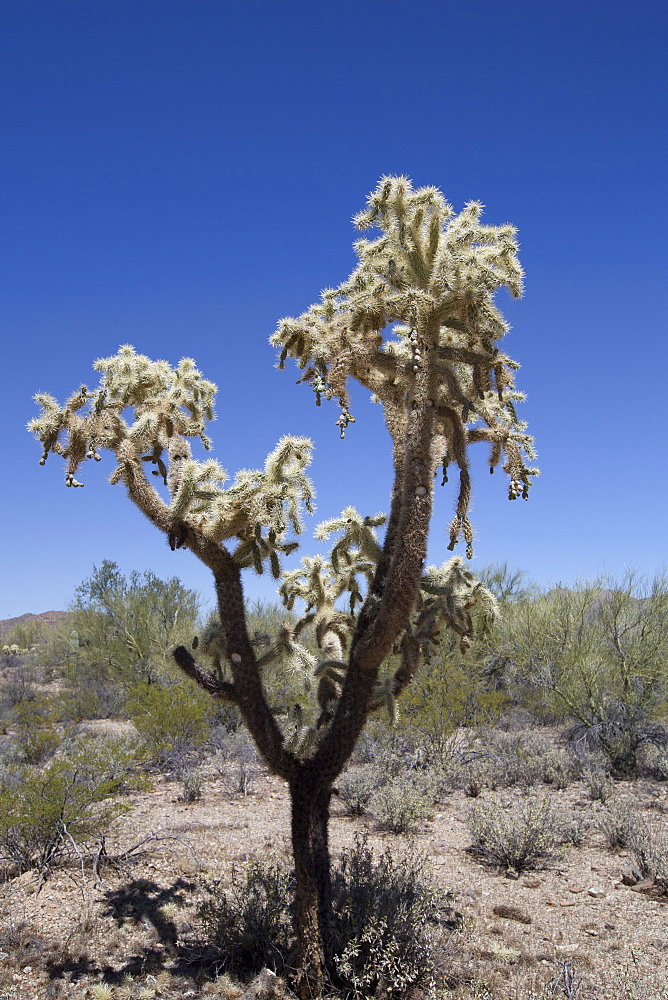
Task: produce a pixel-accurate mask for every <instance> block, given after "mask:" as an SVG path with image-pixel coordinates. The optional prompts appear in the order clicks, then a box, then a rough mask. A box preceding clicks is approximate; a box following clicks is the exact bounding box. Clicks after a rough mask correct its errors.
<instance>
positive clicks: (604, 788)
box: [582, 767, 613, 804]
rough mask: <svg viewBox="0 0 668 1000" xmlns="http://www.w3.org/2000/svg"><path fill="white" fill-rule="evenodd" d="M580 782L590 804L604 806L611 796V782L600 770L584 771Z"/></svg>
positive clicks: (596, 768) (594, 768) (595, 768)
mask: <svg viewBox="0 0 668 1000" xmlns="http://www.w3.org/2000/svg"><path fill="white" fill-rule="evenodd" d="M582 781H583V784H584V787H585V789H586V791H587V794H588V795H589V798H590V799H591V800H592V802H602V803H603V804H605V803H606V802H607V801H608V799H609V798H610V796H611V795H612V792H613V786H612V782H611V781H610V777H609V776H608V774H606V772H605V771H604V770H603V769H602V768H599V767H592V768H590V769H589V770H586V771H584V772H583V774H582Z"/></svg>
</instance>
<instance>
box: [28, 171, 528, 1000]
mask: <svg viewBox="0 0 668 1000" xmlns="http://www.w3.org/2000/svg"><path fill="white" fill-rule="evenodd" d="M481 208H482V207H481V205H480V204H478V203H476V202H471V203H469V204H468V205H467V206H466V207H465V208H464V210H463V211H462V212H460V213H459V214H458V215H454V213H453V211H452V209H451V207H450V206H449V205H448V204H447V203H446V202H445V200H444V198H443V197H442V195H441V193H440V192H439V191H437V190H436V189H435V188H421V189H417V190H415V189H414V188H413V187H412V185H411V183H410V182H409V181H408V180H407V179H406V178H403V177H385V178H383V179H382V180H381V182H380V184H379V185H378V187H377V189H376V190H375V191H374V192H373V193H372V194H371V196H370V197H369V200H368V204H367V207H366V209H365V210H364V211H363V212H362V213H360V215H359V216H357V218H356V224H357V226H358V227H359V228H360V229H369V228H370V227H372V226H374V225H375V226H377V227H378V228H379V229H380V231H381V233H380V236H379V238H378V239H376V240H375V241H369V240H361V241H359V242H358V243H357V244H356V250H357V253H358V256H359V264H358V266H357V268H356V270H355V271H354V272H353V274H352V275H351V277H350V279H349V280H348V281H346V282H344V283H343V284H342V285H341V286H340V287H339V288H337V289H328V290H327V291H325V292H324V293H323V297H322V301H321V302H320V303H319V304H317V305H314V306H313V307H312V308H311V309H310V310H309V311H307V312H306V313H304V314H303V315H302V316H301V317H299V318H297V319H285V320H282V321H281V323H280V324H279V327H278V330H277V332H276V334H275V335H274V337H273V338H272V343H273V344H274V345H275V346H276V347H277V348H278V349H279V350H280V352H281V357H280V366H281V367H282V366H283V364H284V362H285V360H286V358H288V357H292V358H294V359H295V360H296V361H297V363H298V364H299V366H300V369H301V371H302V373H303V374H302V377H301V379H300V381H302V382H304V383H308V384H309V385H310V386H311V388H312V390H313V391H314V393H315V399H316V402H317V403H320V402H321V398H322V397H325V398H326V399H332V398H333V399H336V400H338V402H339V405H340V408H341V410H340V416H339V419H338V421H337V423H338V426H339V427H340V430H341V434H342V435H343V434H344V433H345V431H346V428H347V427H348V426H349V425H350V424H351V423H352V422H353V416H352V414H351V412H350V407H351V402H350V397H349V393H348V382H349V380H351V379H352V380H356V381H357V382H359V383H361V384H362V385H363V386H364V387H365V388H366V389H367V390H368V391H369V392H371V393H372V394H373V396H374V398H375V399H376V400H377V401H378V402H379V403H380V404H381V405H382V407H383V409H384V412H385V417H386V423H387V427H388V429H389V432H390V435H391V438H392V445H393V453H394V454H393V467H394V483H393V487H392V500H391V507H390V512H389V516H388V518H387V521H386V519H385V517H384V516H383V515H375V516H372V517H364V516H361V515H360V514H358V513H357V511H356V510H355V509H354V508H352V507H348V508H346V509H345V510H344V511H343V513H342V515H341V516H340V517H338V518H334V519H332V520H330V521H328V522H326V523H325V524H323V525H321V526H320V528H319V529H318V537H319V539H320V540H321V541H325V540H326V539H328V538H331V537H332V536H334V544H333V548H332V549H331V552H330V555H329V558H328V559H325V558H323V557H320V556H318V557H311V558H309V557H306V558H305V559H304V560H303V565H302V568H301V569H297V570H293V571H290V572H287V573H285V574H284V576H283V584H282V587H281V594H282V597H283V599H284V601H285V602H286V606H287V607H288V610H291V609H292V608H293V606H294V604H295V602H302V603H303V605H304V612H303V614H301V616H300V617H299V620H298V621H297V623H296V624H295V625H294V628H285V629H281V630H280V631H279V634H278V635H277V636H275V637H274V639H273V642H272V644H271V646H270V647H269V648H268V649H266V651H264V652H263V653H261V654H260V655H258V652H257V650H256V649H255V648H254V646H253V644H252V642H251V636H249V633H248V627H247V620H246V616H245V606H244V601H243V592H242V586H241V572H242V570H243V569H245V568H254V569H255V570H256V572H262V571H263V570H264V569H265V567H268V568H270V569H271V572H272V573H273V575H274V576H275V577H278V576H279V575H280V572H281V558H282V557H283V556H284V555H285V554H286V553H289V552H290V551H291V550H292V549H293V548H294V547H295V544H296V543H294V542H293V541H292V540H291V538H290V529H293V530H294V531H295V532H296V533H299V532H300V531H301V530H302V523H301V517H300V509H301V506H302V505H305V506H306V507H307V509H309V510H311V509H312V503H311V501H312V496H313V491H312V488H311V485H310V483H309V481H308V480H307V478H306V475H305V469H306V466H307V464H308V462H309V460H310V452H311V442H310V441H309V440H308V439H306V438H295V437H289V438H287V437H286V438H283V439H282V440H281V441H280V442H279V444H278V446H277V447H276V449H275V450H274V451H273V452H272V453H271V454H270V455H269V457H268V458H267V461H266V464H265V468H264V470H256V471H249V470H244V471H243V472H240V473H239V474H238V475H237V477H236V479H235V480H234V481H233V482H232V484H231V485H230V486H229V487H228V488H224V485H223V484H224V481H225V472H224V471H223V469H222V468H221V466H220V465H219V464H218V463H217V462H216V461H213V460H208V461H205V462H200V461H197V460H195V459H193V458H192V456H191V447H190V442H189V439H192V438H200V439H201V441H202V442H203V444H204V446H205V447H207V448H208V447H209V440H208V438H207V436H206V433H205V426H206V423H207V421H208V420H210V419H211V418H212V415H213V410H212V407H213V400H214V394H215V386H214V385H213V384H212V383H211V382H208V381H206V380H205V379H203V378H202V376H201V374H200V373H199V372H198V371H197V369H196V368H195V365H194V363H193V362H192V360H190V359H185V360H183V361H181V362H180V364H179V365H178V367H177V368H175V369H173V368H172V367H171V366H170V365H169V364H168V363H166V362H164V361H158V362H153V361H150V360H149V359H148V358H146V357H144V356H142V355H139V354H137V353H136V352H135V351H134V349H133V348H131V347H129V346H126V347H123V348H121V349H120V351H119V353H118V354H117V355H115V356H114V357H111V358H105V359H103V360H100V361H98V362H96V368H97V370H98V371H100V372H101V373H102V380H101V385H100V387H99V389H97V390H95V391H92V392H91V391H89V390H88V388H86V387H82V388H80V389H78V390H77V392H76V393H75V394H74V395H73V396H72V397H71V398H70V399H69V400H68V401H67V402H66V403H65V405H64V406H63V407H60V406H59V405H58V403H57V402H56V401H55V400H54V399H53V398H52V397H50V396H47V395H40V396H38V397H37V399H38V401H39V403H40V405H41V407H42V412H41V415H40V416H39V417H38V418H37V419H35V420H33V421H32V422H31V424H30V429H31V430H32V431H33V433H34V434H35V435H36V436H37V438H38V439H39V440H40V441H41V443H42V447H43V453H42V462H44V461H46V458H47V456H48V454H49V453H50V452H54V453H56V454H58V455H60V456H62V457H63V458H64V459H65V460H66V462H67V468H66V485H67V486H70V487H77V486H79V485H80V483H79V482H78V481H77V479H76V475H77V474H78V470H79V467H80V466H81V465H82V463H84V461H86V460H87V459H95V458H97V457H99V455H100V451H101V450H104V449H108V450H109V451H110V452H111V453H112V454H113V455H114V456H115V458H116V461H117V467H116V469H115V471H114V472H113V473H112V477H111V481H112V483H122V484H123V485H124V486H125V488H126V489H127V491H128V494H129V496H130V499H131V501H132V502H133V503H134V504H135V505H136V506H137V507H138V508H139V510H140V511H141V512H142V513H143V514H144V515H145V516H146V517H147V518H148V519H149V520H150V521H151V522H152V524H154V525H155V526H156V527H157V528H158V529H159V530H160V531H162V532H163V533H164V535H165V536H166V537H167V538H168V540H169V543H170V545H171V547H172V548H173V549H176V548H186V549H190V550H191V551H192V552H193V553H194V554H195V555H196V556H197V557H198V558H199V559H200V560H201V561H202V562H203V563H204V564H205V565H206V566H207V567H208V568H209V569H210V570H211V571H212V573H213V576H214V582H215V589H216V595H217V599H218V616H219V622H220V630H219V631H220V642H218V643H217V642H216V641H215V637H214V636H211V635H210V636H209V637H208V641H207V642H206V643H203V644H202V652H204V653H205V654H206V653H209V654H210V653H212V652H213V653H214V654H215V655H216V656H217V657H218V660H217V662H218V664H219V667H216V668H215V669H214V670H209V669H206V668H205V667H203V666H202V665H201V664H199V663H197V662H196V660H195V659H194V657H193V655H192V652H191V651H190V650H189V649H188V648H187V647H186V646H180V647H177V649H176V651H175V653H174V656H175V659H176V662H177V663H178V665H179V667H180V668H181V669H182V670H183V671H184V672H185V673H186V674H187V675H188V676H190V677H192V678H193V679H194V680H195V681H196V682H197V683H198V684H200V686H202V687H203V688H204V689H205V690H207V691H208V692H209V693H210V694H211V695H213V696H214V697H215V698H218V699H220V700H222V701H227V702H232V703H234V704H236V706H237V708H238V709H239V712H240V714H241V716H242V717H243V719H244V722H245V724H246V726H247V727H248V729H249V731H250V733H251V735H252V737H253V739H254V740H255V742H256V744H257V746H258V749H259V750H260V752H261V754H262V756H263V757H264V759H265V760H266V762H267V764H268V765H269V767H270V768H271V769H272V770H273V771H274V772H275V773H277V774H279V775H280V776H281V777H283V778H284V779H285V780H286V781H287V782H288V784H289V788H290V795H291V799H292V847H293V851H294V857H295V884H296V901H297V908H296V914H297V915H296V922H297V932H298V939H299V952H300V957H299V975H298V977H297V980H298V982H297V987H298V990H299V992H300V994H301V996H302V997H309V998H310V997H312V996H319V995H320V994H321V993H322V989H323V982H324V976H325V974H326V969H327V968H328V967H330V968H331V958H332V954H333V953H332V941H331V933H330V928H331V924H332V919H331V913H332V886H331V875H330V863H329V851H328V836H327V825H328V817H329V804H330V798H331V794H332V786H333V783H334V781H335V780H336V778H337V777H338V775H339V774H340V772H341V770H342V769H343V767H344V765H345V763H346V761H347V760H348V759H349V757H350V755H351V753H352V752H353V749H354V747H355V744H356V742H357V740H358V738H359V735H360V733H361V731H362V729H363V727H364V725H365V722H366V720H367V717H368V716H369V715H370V714H371V713H373V712H374V711H377V710H379V709H380V708H383V707H387V709H388V710H389V712H390V713H393V711H394V707H395V704H396V700H397V698H398V696H399V695H401V694H402V692H403V691H404V690H405V689H406V688H407V686H408V685H409V682H410V681H411V680H412V679H413V677H415V675H416V674H417V673H418V671H419V669H420V668H421V667H422V666H423V665H424V663H425V662H428V661H429V660H430V659H431V657H432V655H433V654H434V651H435V648H436V644H437V641H438V635H439V631H440V629H441V628H449V629H451V630H453V631H454V632H456V633H457V635H458V636H459V637H460V642H461V645H462V647H467V646H468V645H470V643H471V639H472V635H473V632H474V614H476V615H477V614H478V613H479V612H483V611H486V612H487V614H488V615H489V616H491V615H492V614H493V609H494V601H493V598H492V596H491V594H490V593H489V591H487V590H486V588H484V587H482V586H481V585H479V584H478V583H477V581H475V580H474V578H473V576H472V574H470V573H469V572H468V571H467V570H466V569H465V567H464V564H463V562H462V560H461V559H458V558H455V559H453V560H451V561H450V562H449V563H447V564H445V565H444V566H443V567H441V568H438V569H437V568H430V569H425V560H426V553H427V536H428V531H429V526H430V522H431V517H432V509H433V492H434V476H435V475H436V473H437V471H438V469H439V467H442V469H443V473H444V475H443V481H444V482H445V481H447V474H448V471H449V470H450V469H454V470H455V475H456V478H457V479H458V481H459V484H458V491H457V499H456V502H455V516H454V518H453V520H452V522H451V524H450V531H449V548H450V549H451V550H453V549H454V548H455V546H456V545H457V544H458V542H459V541H460V540H461V539H463V540H464V543H465V547H466V554H467V556H471V555H472V539H473V531H472V526H471V523H470V520H469V504H470V496H471V476H470V471H469V459H468V449H469V445H470V444H472V443H475V442H478V441H481V442H485V443H486V444H487V445H488V446H489V448H490V454H489V463H490V468H492V469H494V468H495V467H497V466H498V465H499V464H500V463H501V464H502V466H503V469H504V470H505V471H506V473H507V474H508V476H509V479H510V486H509V497H510V499H516V498H517V497H520V496H522V497H524V498H527V497H528V491H529V487H530V481H531V476H532V475H533V473H534V471H535V470H533V469H532V468H530V467H529V465H528V464H527V463H529V462H530V460H531V459H532V457H533V450H532V442H531V439H530V437H529V436H528V434H527V432H526V428H525V425H524V424H522V423H520V422H518V420H517V416H516V410H515V404H516V402H517V401H518V399H520V398H522V397H521V396H520V394H518V393H517V392H516V390H515V388H514V371H515V369H516V367H517V365H516V364H515V362H513V361H512V360H511V359H510V358H508V357H507V356H506V355H505V354H504V353H502V352H501V351H500V349H499V347H498V346H497V342H498V341H499V340H500V339H501V338H502V337H503V335H504V334H505V333H506V331H507V329H508V327H507V324H506V323H505V321H504V320H503V317H502V316H501V314H500V312H499V311H498V309H497V308H496V306H495V304H494V301H493V299H494V295H495V293H496V292H497V291H498V290H499V289H500V288H502V287H506V288H508V289H510V291H511V292H512V293H513V294H514V295H520V293H521V284H522V273H521V268H520V266H519V263H518V261H517V257H516V249H517V244H516V240H515V234H514V230H513V229H512V227H510V226H507V225H506V226H500V227H493V226H484V225H482V224H481V222H480V215H481ZM151 466H152V467H153V468H152V470H151V471H153V472H154V473H155V476H154V477H153V481H151V477H149V476H147V469H150V467H151ZM161 483H163V484H164V486H165V488H166V491H167V495H166V497H165V496H163V494H162V493H161V492H160V489H161V485H160V484H161ZM385 521H386V530H385V536H384V539H383V541H382V543H381V542H380V541H379V540H378V537H377V529H378V528H379V527H380V526H381V525H382V524H383V523H385ZM344 596H345V597H346V599H347V610H342V600H343V598H344ZM481 617H484V615H481ZM308 626H312V627H313V630H314V632H315V636H316V640H317V645H318V652H317V655H316V656H315V657H314V656H313V654H312V653H311V652H310V651H309V650H308V649H306V648H305V647H304V646H303V645H301V644H300V643H299V642H298V641H297V638H298V634H299V633H300V632H301V631H302V630H303V629H304V628H306V627H308ZM197 655H199V653H198V654H197ZM391 655H392V656H393V657H394V658H393V659H392V660H389V659H388V658H389V657H390V656H391ZM280 659H283V660H285V661H286V663H288V665H289V666H290V668H291V669H295V670H302V671H306V672H311V674H313V672H315V678H314V683H313V685H312V687H311V691H312V693H313V695H315V698H313V697H311V700H310V702H309V699H308V696H307V691H306V688H307V686H308V685H304V692H305V704H302V703H299V704H298V705H296V706H291V708H290V711H291V717H290V726H289V727H281V726H280V725H279V723H278V721H277V717H276V714H275V711H276V710H278V709H279V708H280V707H281V706H280V705H277V704H276V700H275V699H274V697H273V695H272V694H270V693H268V692H266V691H265V689H264V687H263V678H262V669H263V668H264V667H266V666H268V665H271V663H273V662H276V661H278V660H280ZM383 664H386V667H385V668H384V672H383V671H381V667H383ZM272 709H274V711H272Z"/></svg>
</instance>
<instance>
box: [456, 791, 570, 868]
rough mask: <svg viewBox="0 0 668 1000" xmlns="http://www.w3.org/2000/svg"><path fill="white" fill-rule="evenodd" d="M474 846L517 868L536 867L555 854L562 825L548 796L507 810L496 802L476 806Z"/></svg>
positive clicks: (490, 858) (492, 858) (492, 859)
mask: <svg viewBox="0 0 668 1000" xmlns="http://www.w3.org/2000/svg"><path fill="white" fill-rule="evenodd" d="M468 825H469V830H470V832H471V835H472V837H473V848H472V850H473V851H474V852H475V853H476V854H478V855H480V857H483V858H485V859H487V860H488V861H490V862H491V863H492V864H495V865H498V866H499V867H500V868H504V869H507V870H509V871H514V872H523V871H525V870H526V869H527V868H536V867H538V866H539V865H540V864H542V863H544V862H545V861H547V860H548V859H549V858H551V857H553V856H554V853H555V850H556V848H557V845H558V843H559V840H560V835H561V825H560V821H559V817H558V816H557V815H556V813H555V812H554V810H553V808H552V806H551V805H550V801H549V799H548V798H535V797H534V798H528V799H525V800H524V801H523V802H521V803H519V804H518V805H516V806H514V807H513V809H512V810H511V811H508V812H505V811H504V810H502V809H501V808H500V807H499V806H498V805H496V804H495V803H493V802H486V803H481V804H480V805H476V806H474V807H473V808H472V809H471V811H470V813H469V816H468Z"/></svg>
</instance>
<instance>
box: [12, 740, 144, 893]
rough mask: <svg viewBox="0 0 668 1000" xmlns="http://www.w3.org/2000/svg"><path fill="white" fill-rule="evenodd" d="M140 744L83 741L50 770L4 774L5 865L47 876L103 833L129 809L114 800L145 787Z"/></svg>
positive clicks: (68, 748)
mask: <svg viewBox="0 0 668 1000" xmlns="http://www.w3.org/2000/svg"><path fill="white" fill-rule="evenodd" d="M137 756H138V753H137V744H136V741H135V740H128V739H113V738H108V739H104V740H101V739H99V738H93V737H83V738H81V739H79V740H77V741H75V742H74V743H73V744H72V745H71V746H69V747H67V748H66V749H65V750H64V751H63V752H62V753H61V754H60V755H59V756H58V757H57V758H55V759H53V760H51V761H50V762H49V764H47V765H46V767H44V768H42V769H40V770H37V769H35V768H30V767H21V768H17V769H14V770H11V771H8V772H6V773H5V775H4V778H3V781H2V784H1V785H0V861H1V862H2V863H3V864H4V865H5V866H7V867H8V868H10V869H14V870H18V871H27V870H28V869H31V868H37V869H39V870H40V871H41V872H43V873H47V872H48V871H50V870H51V868H53V867H54V865H56V864H58V863H59V862H60V861H61V860H62V859H63V858H65V857H68V856H71V855H73V854H76V853H80V852H78V847H77V845H78V844H79V843H80V842H81V841H84V840H86V839H88V838H89V837H92V836H95V835H99V834H100V833H104V832H105V831H106V830H107V828H108V826H109V823H110V822H111V820H112V819H113V818H114V817H115V816H117V815H119V814H120V813H122V812H124V811H126V810H127V808H129V805H128V803H127V802H123V801H122V800H120V799H118V798H116V799H115V800H114V801H112V797H114V796H118V793H119V792H121V791H122V790H123V789H124V788H127V787H137V786H138V785H139V786H142V785H143V783H144V781H143V775H141V773H138V772H137V770H136V761H137Z"/></svg>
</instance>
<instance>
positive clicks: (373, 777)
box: [336, 764, 385, 816]
mask: <svg viewBox="0 0 668 1000" xmlns="http://www.w3.org/2000/svg"><path fill="white" fill-rule="evenodd" d="M384 781H385V775H384V774H383V772H382V771H381V770H380V768H379V767H377V766H376V765H375V764H363V765H362V766H361V767H357V768H355V769H353V770H348V771H344V773H343V774H342V775H341V776H340V778H339V780H338V782H337V786H336V791H337V793H338V795H339V798H340V799H341V801H342V802H343V803H344V805H345V807H346V809H347V810H348V812H349V813H350V815H351V816H361V815H362V814H363V813H365V812H366V811H367V809H368V807H369V803H370V802H371V799H372V797H373V795H374V793H375V792H376V791H377V790H378V789H379V788H380V786H381V785H382V784H383V783H384Z"/></svg>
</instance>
